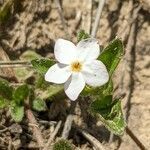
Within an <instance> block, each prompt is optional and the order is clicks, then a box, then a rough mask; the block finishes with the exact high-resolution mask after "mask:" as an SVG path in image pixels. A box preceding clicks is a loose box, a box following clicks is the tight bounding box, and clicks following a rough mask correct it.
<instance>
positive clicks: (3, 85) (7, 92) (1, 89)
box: [0, 78, 13, 100]
mask: <svg viewBox="0 0 150 150" xmlns="http://www.w3.org/2000/svg"><path fill="white" fill-rule="evenodd" d="M12 91H13V88H12V87H11V86H10V85H9V82H8V81H6V80H4V79H1V78H0V96H2V97H4V98H6V99H9V100H11V99H12Z"/></svg>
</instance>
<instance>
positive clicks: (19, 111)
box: [10, 101, 24, 122]
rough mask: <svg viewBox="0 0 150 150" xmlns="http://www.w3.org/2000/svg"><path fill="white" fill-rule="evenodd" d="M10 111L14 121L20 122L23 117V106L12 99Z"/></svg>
mask: <svg viewBox="0 0 150 150" xmlns="http://www.w3.org/2000/svg"><path fill="white" fill-rule="evenodd" d="M10 113H11V117H12V118H13V119H14V120H15V121H16V122H20V121H22V119H23V117H24V107H23V106H19V105H17V104H16V103H15V102H14V101H12V103H11V107H10Z"/></svg>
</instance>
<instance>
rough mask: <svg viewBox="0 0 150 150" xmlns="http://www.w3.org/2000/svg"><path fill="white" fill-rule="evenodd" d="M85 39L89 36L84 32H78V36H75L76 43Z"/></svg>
mask: <svg viewBox="0 0 150 150" xmlns="http://www.w3.org/2000/svg"><path fill="white" fill-rule="evenodd" d="M87 38H90V35H89V34H88V33H86V32H85V31H84V30H81V31H80V32H78V35H77V40H78V42H79V41H81V40H83V39H87Z"/></svg>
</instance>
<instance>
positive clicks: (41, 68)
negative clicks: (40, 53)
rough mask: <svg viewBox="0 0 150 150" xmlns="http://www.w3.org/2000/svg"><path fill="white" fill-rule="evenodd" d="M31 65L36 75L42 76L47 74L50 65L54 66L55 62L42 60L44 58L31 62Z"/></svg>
mask: <svg viewBox="0 0 150 150" xmlns="http://www.w3.org/2000/svg"><path fill="white" fill-rule="evenodd" d="M31 63H32V66H33V67H34V69H35V70H36V71H37V72H38V73H40V74H42V75H44V74H45V73H46V72H47V70H48V69H49V68H50V67H51V66H52V65H54V64H55V61H54V60H50V59H44V58H42V59H34V60H32V61H31Z"/></svg>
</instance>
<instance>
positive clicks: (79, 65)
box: [71, 61, 82, 72]
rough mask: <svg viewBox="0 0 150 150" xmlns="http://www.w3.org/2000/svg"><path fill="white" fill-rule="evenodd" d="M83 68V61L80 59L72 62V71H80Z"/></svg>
mask: <svg viewBox="0 0 150 150" xmlns="http://www.w3.org/2000/svg"><path fill="white" fill-rule="evenodd" d="M81 69H82V63H81V62H79V61H75V62H73V63H72V64H71V71H73V72H80V71H81Z"/></svg>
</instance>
